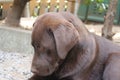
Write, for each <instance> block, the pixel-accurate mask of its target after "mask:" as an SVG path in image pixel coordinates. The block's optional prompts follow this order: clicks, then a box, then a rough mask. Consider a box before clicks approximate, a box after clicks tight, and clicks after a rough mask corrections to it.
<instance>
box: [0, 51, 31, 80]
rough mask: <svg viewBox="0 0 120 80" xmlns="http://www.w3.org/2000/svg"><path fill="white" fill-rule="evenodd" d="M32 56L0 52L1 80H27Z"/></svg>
mask: <svg viewBox="0 0 120 80" xmlns="http://www.w3.org/2000/svg"><path fill="white" fill-rule="evenodd" d="M31 60H32V54H23V53H22V54H20V53H15V52H11V53H8V52H3V51H0V80H27V79H28V78H29V77H30V76H31V75H32V73H31V72H30V67H31Z"/></svg>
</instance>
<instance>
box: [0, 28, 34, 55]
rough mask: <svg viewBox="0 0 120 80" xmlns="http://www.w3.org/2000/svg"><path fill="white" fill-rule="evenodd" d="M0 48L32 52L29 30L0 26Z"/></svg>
mask: <svg viewBox="0 0 120 80" xmlns="http://www.w3.org/2000/svg"><path fill="white" fill-rule="evenodd" d="M0 50H3V51H7V52H18V53H33V48H32V46H31V31H27V30H22V29H19V28H12V27H5V26H0Z"/></svg>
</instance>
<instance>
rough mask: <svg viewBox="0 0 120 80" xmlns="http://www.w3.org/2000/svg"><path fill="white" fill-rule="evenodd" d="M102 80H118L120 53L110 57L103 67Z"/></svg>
mask: <svg viewBox="0 0 120 80" xmlns="http://www.w3.org/2000/svg"><path fill="white" fill-rule="evenodd" d="M103 80H120V53H114V54H111V55H110V57H109V59H108V60H107V63H106V66H105V71H104V74H103Z"/></svg>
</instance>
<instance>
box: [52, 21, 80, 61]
mask: <svg viewBox="0 0 120 80" xmlns="http://www.w3.org/2000/svg"><path fill="white" fill-rule="evenodd" d="M52 32H53V35H54V38H55V43H56V49H57V53H58V56H59V57H60V58H61V59H65V57H66V55H67V53H68V52H69V51H70V49H71V48H72V47H73V46H74V45H75V44H76V43H77V41H78V38H79V33H78V31H77V30H76V29H75V27H74V26H73V25H72V24H71V23H69V22H68V23H65V24H60V25H59V26H57V28H55V29H52Z"/></svg>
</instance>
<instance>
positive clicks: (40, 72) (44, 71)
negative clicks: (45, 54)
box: [31, 64, 58, 76]
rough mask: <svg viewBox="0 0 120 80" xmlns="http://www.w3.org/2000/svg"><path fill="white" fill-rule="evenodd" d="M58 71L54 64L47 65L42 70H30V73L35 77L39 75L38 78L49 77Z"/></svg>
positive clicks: (56, 65)
mask: <svg viewBox="0 0 120 80" xmlns="http://www.w3.org/2000/svg"><path fill="white" fill-rule="evenodd" d="M57 69H58V64H55V65H54V66H52V65H49V66H47V67H44V68H39V69H37V68H32V69H31V71H32V73H33V74H35V75H39V76H49V75H51V74H52V73H53V72H55V71H56V70H57Z"/></svg>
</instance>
